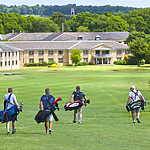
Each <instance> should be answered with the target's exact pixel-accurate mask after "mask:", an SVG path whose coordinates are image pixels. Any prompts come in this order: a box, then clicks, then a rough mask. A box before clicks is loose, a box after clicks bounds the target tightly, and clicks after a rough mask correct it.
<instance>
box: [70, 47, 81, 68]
mask: <svg viewBox="0 0 150 150" xmlns="http://www.w3.org/2000/svg"><path fill="white" fill-rule="evenodd" d="M81 59H82V57H81V51H80V50H78V49H72V50H71V56H70V60H72V63H74V64H75V67H76V66H77V62H80V60H81Z"/></svg>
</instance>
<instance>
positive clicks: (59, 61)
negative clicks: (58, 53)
mask: <svg viewBox="0 0 150 150" xmlns="http://www.w3.org/2000/svg"><path fill="white" fill-rule="evenodd" d="M53 61H54V60H53V58H50V59H49V62H53ZM43 62H44V59H39V63H43ZM29 63H34V59H29ZM58 63H63V58H58Z"/></svg>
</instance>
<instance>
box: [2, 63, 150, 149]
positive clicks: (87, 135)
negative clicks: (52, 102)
mask: <svg viewBox="0 0 150 150" xmlns="http://www.w3.org/2000/svg"><path fill="white" fill-rule="evenodd" d="M5 72H7V73H8V72H9V73H15V74H22V76H17V75H15V76H4V75H1V73H5ZM149 84H150V65H145V66H141V67H140V68H138V67H137V66H81V67H76V68H75V67H58V68H46V67H37V68H24V69H20V70H12V71H1V72H0V109H3V100H4V98H3V96H4V94H6V93H7V88H8V87H13V88H14V93H15V94H16V96H17V100H18V102H19V103H21V102H23V103H24V108H23V112H22V113H21V114H20V115H19V116H18V122H17V123H16V129H17V133H16V134H15V135H12V134H11V135H10V136H7V135H6V128H5V124H1V125H0V145H1V146H0V149H8V150H9V149H11V150H15V149H19V150H27V149H28V150H29V149H32V150H34V149H35V150H37V149H38V150H45V149H53V150H54V149H59V150H60V149H62V150H65V149H68V150H76V149H79V150H82V149H86V150H112V149H113V150H122V149H123V150H128V149H136V150H141V149H144V150H148V149H149V147H150V142H149V141H150V136H149V135H150V121H149V120H150V105H147V106H146V107H145V110H144V111H141V116H140V120H141V124H138V123H135V124H133V123H132V118H131V114H130V113H128V112H127V111H126V110H125V105H126V101H127V98H128V93H129V87H130V86H131V85H135V86H136V87H137V89H139V90H140V91H141V92H142V93H143V95H144V97H145V98H146V99H147V101H148V102H149V92H150V91H149V88H150V85H149ZM77 85H80V87H81V91H83V92H84V93H85V94H86V97H87V98H89V99H90V100H91V104H89V105H88V106H87V107H86V108H85V107H84V108H83V120H82V124H73V123H72V121H73V111H71V112H65V110H64V109H63V107H64V104H65V103H66V102H68V101H69V99H70V97H71V93H72V92H73V91H74V90H75V87H76V86H77ZM47 87H49V88H50V89H51V94H52V95H54V96H55V97H56V98H58V97H59V96H60V97H62V99H63V101H62V102H59V107H60V111H59V112H58V111H56V114H57V116H58V118H59V119H60V121H59V122H55V121H53V132H52V135H47V134H45V129H44V125H43V124H37V123H36V122H35V121H34V116H35V115H36V113H37V112H38V110H39V102H40V97H41V96H42V95H43V94H44V89H45V88H47Z"/></svg>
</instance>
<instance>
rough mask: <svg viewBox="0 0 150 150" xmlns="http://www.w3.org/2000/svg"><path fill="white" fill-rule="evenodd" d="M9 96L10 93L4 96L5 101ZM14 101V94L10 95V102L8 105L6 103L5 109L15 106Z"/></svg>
mask: <svg viewBox="0 0 150 150" xmlns="http://www.w3.org/2000/svg"><path fill="white" fill-rule="evenodd" d="M10 94H11V93H7V94H5V95H4V98H5V100H7V99H8V98H9V95H10ZM15 100H16V96H15V94H14V93H12V94H11V97H10V101H9V102H10V104H9V103H7V104H6V108H7V109H9V108H10V107H12V106H13V105H15V102H14V101H15Z"/></svg>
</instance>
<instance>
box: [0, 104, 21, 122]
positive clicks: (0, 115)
mask: <svg viewBox="0 0 150 150" xmlns="http://www.w3.org/2000/svg"><path fill="white" fill-rule="evenodd" d="M22 105H23V103H21V105H20V108H18V107H17V105H14V106H12V107H10V108H9V109H6V110H1V111H0V122H2V123H5V122H8V121H13V119H14V118H15V117H16V119H17V115H18V114H19V112H20V111H22Z"/></svg>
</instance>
